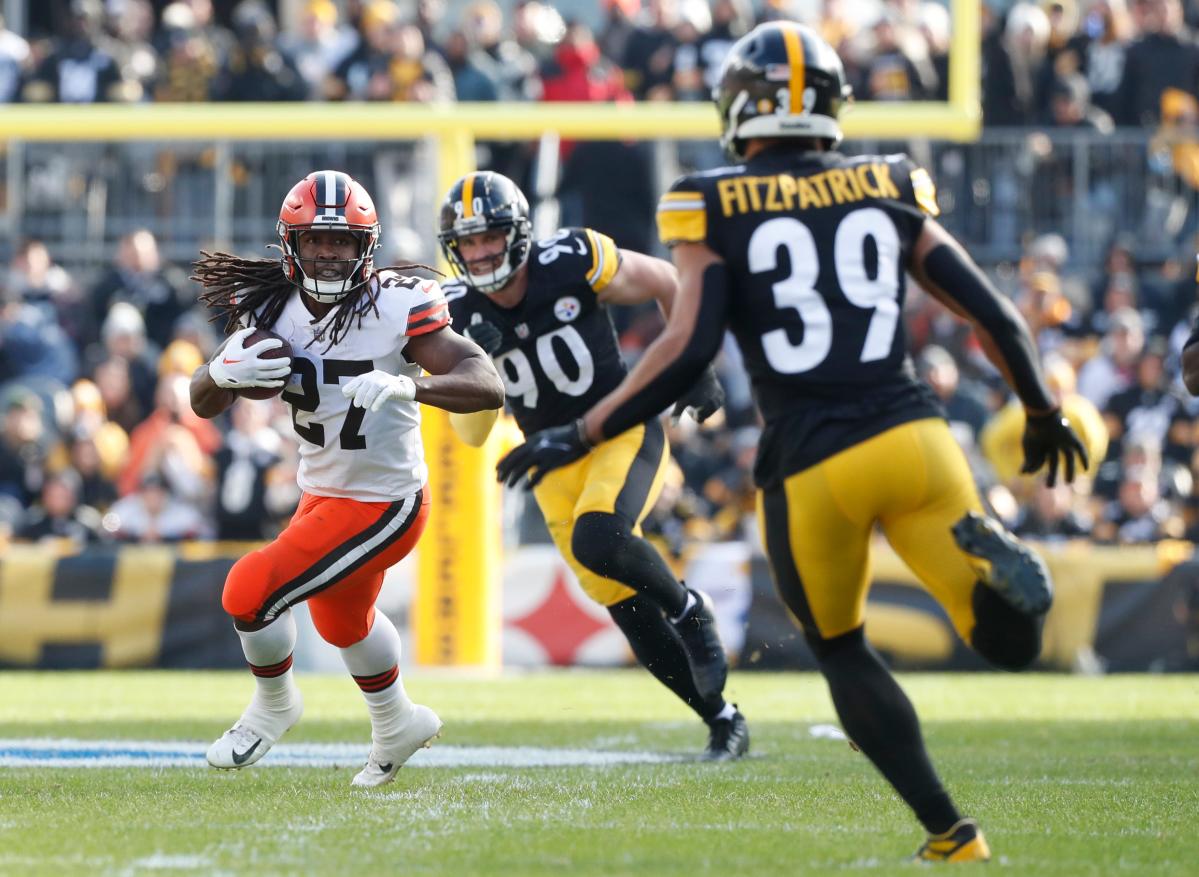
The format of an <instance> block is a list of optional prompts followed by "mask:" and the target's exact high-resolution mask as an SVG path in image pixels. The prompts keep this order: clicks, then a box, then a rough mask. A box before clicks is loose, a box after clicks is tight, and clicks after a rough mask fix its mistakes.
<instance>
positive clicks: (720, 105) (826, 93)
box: [712, 21, 853, 161]
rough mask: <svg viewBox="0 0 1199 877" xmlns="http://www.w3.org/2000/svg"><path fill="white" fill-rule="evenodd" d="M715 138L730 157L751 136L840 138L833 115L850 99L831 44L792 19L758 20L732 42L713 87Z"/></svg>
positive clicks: (741, 151)
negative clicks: (716, 119) (716, 121)
mask: <svg viewBox="0 0 1199 877" xmlns="http://www.w3.org/2000/svg"><path fill="white" fill-rule="evenodd" d="M712 99H713V100H714V101H716V109H717V111H718V112H719V113H720V127H721V135H720V143H721V145H722V146H724V148H725V150H726V151H727V152H728V154H729V155H730V156H732V158H733V159H734V160H735V161H741V160H742V159H744V158H745V141H746V140H748V139H750V138H754V137H762V138H775V137H796V138H798V137H810V138H815V139H821V140H829V141H831V142H832V143H833V145H836V144H837V143H840V142H841V125H840V124H839V123H838V121H837V117H838V116H839V115H840V113H841V110H842V108H843V107H844V106H845V105H846V104H847V103H850V102H851V101H852V100H853V89H852V88H850V86H849V83H848V82H847V81H846V79H845V68H844V67H843V66H842V64H841V59H840V58H839V57H838V56H837V53H836V51H834V49H833V47H832V46H830V45H829V44H828V43H826V42H825V41H824V40H823V39H821V37H820V36H819V35H818V34H817V33H816V32H815V31H814V30H812V29H811V28H810V27H805V26H804V25H802V24H797V23H795V22H793V21H772V22H769V23H768V24H760V25H758V26H757V27H756V28H754V29H753V30H752V31H750V32H749V33H747V34H746V35H745V36H743V37H742V38H741V39H739V40H737V42H736V43H734V44H733V47H732V48H731V49H729V53H728V55H727V56H726V57H725V60H724V64H723V66H722V67H721V69H720V78H719V80H718V81H717V84H716V88H715V89H713V91H712Z"/></svg>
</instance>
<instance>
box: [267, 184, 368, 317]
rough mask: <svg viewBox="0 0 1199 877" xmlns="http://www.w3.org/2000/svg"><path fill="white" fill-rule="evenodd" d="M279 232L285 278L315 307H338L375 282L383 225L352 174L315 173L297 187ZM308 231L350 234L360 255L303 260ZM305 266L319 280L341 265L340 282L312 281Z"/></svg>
mask: <svg viewBox="0 0 1199 877" xmlns="http://www.w3.org/2000/svg"><path fill="white" fill-rule="evenodd" d="M276 230H277V231H278V233H279V244H280V248H281V249H282V250H283V260H282V261H283V274H284V276H286V277H287V279H288V280H289V281H291V282H292V283H293V284H295V285H296V286H298V287H300V288H301V289H302V290H304V292H305V293H307V294H308V295H309V296H310V297H311V298H313V299H315V300H316V301H319V302H322V303H324V304H334V303H336V302H339V301H341V300H342V299H343V298H345V297H346V296H347V295H349V294H350V293H351V292H353V291H355V290H356V289H358V288H360V287H362V286H363V285H365V284H366V283H368V282H369V281H370V279H371V275H372V274H373V272H374V253H375V250H376V249H377V248H378V246H379V220H378V217H377V215H376V213H375V205H374V203H373V202H372V201H371V197H370V195H369V194H368V193H367V191H366V189H365V188H363V186H362V185H361V184H360V183H358V182H357V181H356V180H354V179H353V178H352V177H350V176H349V175H348V174H344V173H341V172H340V171H316V172H315V173H311V174H309V175H308V176H307V177H305V178H304V179H303V180H301V181H300V182H298V183H296V185H295V186H293V187H292V190H291V191H290V192H289V193H288V194H287V198H285V199H284V201H283V207H282V209H281V210H280V211H279V222H278V225H277V226H276ZM306 231H329V232H342V233H344V234H347V235H349V236H350V237H351V238H353V239H354V240H356V241H357V244H358V246H357V248H356V253H355V255H353V256H352V257H351V258H348V259H320V260H314V259H307V258H302V257H301V255H300V237H301V235H302V234H303V233H304V232H306ZM305 262H307V263H308V264H309V265H310V266H312V268H313V271H314V273H315V274H317V275H320V274H321V273H323V271H322V269H323V268H324V267H325V266H331V265H336V266H338V268H339V272H338V273H340V275H341V276H340V278H337V279H334V278H332V277H329V278H322V277H320V276H313V275H311V274H309V273H308V270H307V269H305V267H304V263H305Z"/></svg>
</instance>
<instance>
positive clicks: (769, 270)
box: [657, 148, 940, 486]
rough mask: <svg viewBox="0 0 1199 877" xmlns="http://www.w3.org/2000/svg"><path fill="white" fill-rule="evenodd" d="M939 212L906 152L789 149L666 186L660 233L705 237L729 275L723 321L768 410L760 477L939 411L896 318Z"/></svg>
mask: <svg viewBox="0 0 1199 877" xmlns="http://www.w3.org/2000/svg"><path fill="white" fill-rule="evenodd" d="M936 213H937V204H936V191H935V189H934V188H933V184H932V180H931V179H930V178H929V176H928V174H927V173H926V172H925V171H924V170H923V169H922V168H919V167H917V166H916V165H915V164H914V163H913V162H912V161H911V160H910V159H909V158H908V157H907V156H905V155H889V156H877V155H868V156H857V157H847V156H844V155H842V154H840V153H837V152H823V153H817V152H797V151H794V150H792V149H789V148H783V149H769V150H766V151H765V152H762V153H759V154H757V155H755V156H754V157H753V158H752V159H750V160H749V161H747V162H746V163H745V164H744V165H738V166H734V167H725V168H720V169H718V170H715V171H712V172H709V173H702V174H693V175H690V176H686V177H683V178H681V179H680V180H679V181H677V182H676V183H675V184H674V186H673V187H672V188H671V191H670V192H668V193H666V194H665V195H664V196H663V197H662V200H661V202H660V203H659V205H658V214H657V219H658V232H659V236H660V237H661V239H662V242H663V243H665V244H667V245H672V244H678V243H683V242H698V243H703V244H705V245H706V246H708V247H709V248H710V249H711V250H713V251H714V252H715V253H717V254H718V255H719V256H721V257H722V258H723V259H724V261H725V263H726V264H727V265H728V268H729V271H730V274H731V276H732V277H733V289H732V295H731V298H730V304H729V327H730V329H731V330H732V331H733V334H734V335H735V336H736V338H737V343H738V345H739V346H740V348H741V351H742V354H743V357H744V360H745V366H746V370H747V371H748V372H749V375H750V379H751V380H752V382H753V387H754V395H755V397H756V399H757V402H758V407H759V408H760V409H761V411H762V416H763V417H764V418H765V420H766V429H765V431H764V432H763V436H762V441H761V443H760V446H759V456H758V465H757V468H756V470H755V475H756V477H757V480H758V483H759V484H761V485H763V486H768V485H769V484H771V483H775V482H777V480H778V479H780V478H782V477H784V476H785V475H787V474H790V473H792V472H797V471H799V470H800V469H803V468H806V467H807V466H810V465H813V464H814V463H816V462H819V461H820V460H821V459H824V458H825V457H828V456H830V455H831V454H834V453H837V452H838V451H841V450H844V449H845V448H847V447H849V446H850V445H852V444H855V443H856V442H858V441H861V440H863V439H865V438H869V437H870V436H872V435H875V434H877V433H879V432H882V431H883V430H885V429H888V428H890V427H891V426H895V425H898V424H899V423H904V422H907V421H909V420H914V419H918V418H921V417H931V416H938V415H939V414H940V407H939V406H938V405H937V404H936V402H935V401H934V399H933V397H932V395H931V393H930V392H929V391H928V390H927V388H926V387H924V385H923V384H921V383H920V382H919V381H918V380H917V379H916V377H915V373H914V370H913V369H912V366H911V362H910V359H909V358H908V356H907V345H906V341H905V338H904V327H903V319H902V315H903V302H904V293H905V288H904V284H905V276H906V271H907V266H908V262H909V259H910V256H911V252H912V248H913V246H914V244H915V241H916V238H917V237H918V236H919V234H920V231H921V229H922V227H923V224H924V220H925V217H926V216H935V215H936Z"/></svg>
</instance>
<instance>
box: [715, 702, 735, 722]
mask: <svg viewBox="0 0 1199 877" xmlns="http://www.w3.org/2000/svg"><path fill="white" fill-rule="evenodd" d="M735 715H737V708H736V707H735V706H733V705H732V704H731V703H729V702H728V701H725V704H724V706H723V707H721V709H720V712H718V713H717V714H716V715H715V716H714V717H713V719H712V721H714V722H718V721H720V720H722V719H723V720H724V721H726V722H727V721H731V720H732V718H733V716H735Z"/></svg>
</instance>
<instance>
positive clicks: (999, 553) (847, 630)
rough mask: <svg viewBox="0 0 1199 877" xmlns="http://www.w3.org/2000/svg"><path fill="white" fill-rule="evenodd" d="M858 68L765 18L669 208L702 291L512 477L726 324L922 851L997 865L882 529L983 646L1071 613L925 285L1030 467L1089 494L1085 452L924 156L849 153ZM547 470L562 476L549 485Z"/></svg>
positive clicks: (515, 459) (803, 612)
mask: <svg viewBox="0 0 1199 877" xmlns="http://www.w3.org/2000/svg"><path fill="white" fill-rule="evenodd" d="M850 96H851V91H850V88H849V86H848V84H847V83H846V80H845V74H844V70H843V67H842V65H841V61H840V59H839V58H838V57H837V55H836V53H835V51H834V50H833V49H832V48H831V47H830V46H829V45H828V44H827V43H826V42H824V40H822V39H821V38H820V37H819V36H818V35H817V34H816V33H815V32H814V31H812V30H811V29H809V28H807V27H804V26H802V25H798V24H795V23H792V22H774V23H770V24H764V25H761V26H759V27H758V28H756V29H755V30H754V31H752V32H751V33H750V34H747V35H746V36H745V37H743V38H742V39H740V40H738V42H737V43H736V44H735V45H734V46H733V48H732V49H731V50H730V52H729V54H728V56H727V59H726V61H725V63H724V66H723V68H722V70H721V74H720V79H719V84H718V86H717V90H716V93H715V97H716V105H717V111H718V113H719V115H720V117H721V123H722V127H723V132H724V133H723V137H722V141H723V143H724V145H725V146H726V148H727V149H728V151H729V152H730V154H731V155H732V156H733V157H734V158H735V159H736V160H737V161H738V162H740V163H739V164H737V165H734V166H729V167H725V168H720V169H718V170H715V171H712V172H710V173H706V174H695V175H692V176H688V177H684V178H683V179H682V180H680V181H678V182H677V183H676V184H675V185H674V187H673V188H672V190H671V191H670V192H668V193H667V194H665V195H664V196H663V198H662V200H661V202H660V204H659V209H658V227H659V233H660V237H661V238H662V241H663V243H665V244H667V245H668V246H671V247H672V254H673V259H674V263H675V265H676V266H677V267H678V270H679V284H680V290H679V294H678V296H677V297H676V299H675V302H674V307H673V308H672V310H671V314H670V318H669V320H668V323H667V326H666V329H665V331H664V332H663V333H662V334H661V335H660V336H659V337H658V339H657V340H656V341H655V342H654V343H653V344H652V345H651V346H650V347H649V349H648V350H646V352H645V353H644V355H643V356H642V358H641V359H640V361H639V362H638V363H637V365H636V367H635V368H634V369H633V370H632V372H631V373H630V374H629V375H628V377H627V378H626V379H625V380H624V382H623V383H622V384H621V386H620V387H619V388H617V389H616V390H615V391H613V392H612V393H610V394H609V395H607V396H606V397H605V398H604V399H602V400H600V401H599V402H598V403H596V404H595V405H594V406H592V408H591V409H590V410H589V411H587V412H586V413H585V414H584V415H583V416H582V417H580V418H579V419H578V420H577V421H576V422H575V423H573V424H566V425H564V426H559V427H555V428H552V429H546V430H543V431H542V432H539V433H536V434H534V435H532V436H529V437H528V438H527V440H526V443H525V444H524V445H522V446H521V447H518V448H516V449H514V450H513V451H512V452H511V453H510V454H509V455H508V456H507V457H506V458H505V459H504V460H502V461H501V464H500V465H501V467H502V469H503V471H505V472H506V473H507V474H509V475H511V474H515V473H522V472H524V471H526V470H532V471H534V472H536V473H537V475H538V476H541V477H545V478H546V479H550V478H553V477H555V474H556V471H557V469H558V467H562V466H569V465H571V464H572V463H573V462H574V461H575V460H578V459H580V458H582V457H583V456H584V455H585V454H587V453H588V450H589V448H591V447H593V446H594V445H595V444H596V443H599V442H604V441H610V440H611V438H612V437H613V436H619V435H620V434H621V433H622V432H623V431H624V430H626V429H628V428H629V426H630V425H632V424H635V423H638V422H640V421H641V420H642V419H644V418H645V417H647V416H650V415H651V414H652V413H653V412H655V411H659V410H661V408H662V406H663V405H665V404H667V402H668V401H669V400H670V399H671V398H672V396H673V394H675V393H677V392H679V391H680V390H681V389H682V388H684V387H686V386H688V385H689V383H690V382H691V381H693V380H694V378H695V376H696V375H697V374H699V373H700V371H701V370H702V369H703V368H704V367H705V366H706V365H707V363H708V362H709V361H710V360H711V359H712V357H713V356H714V355H715V354H716V352H717V350H718V349H719V346H720V343H721V337H722V334H723V331H724V329H725V327H726V326H727V327H728V328H730V329H731V330H732V332H733V334H734V335H735V336H736V339H737V343H738V346H739V347H740V348H741V353H742V357H743V359H744V361H745V364H746V369H747V371H748V372H749V376H750V379H751V381H752V383H753V386H754V394H755V399H756V400H757V403H758V407H759V409H760V410H761V413H762V416H763V419H764V420H765V423H766V425H765V428H764V430H763V433H762V439H761V442H760V445H759V449H758V459H757V462H756V464H755V471H754V475H755V481H756V482H757V485H758V490H759V508H760V510H761V522H762V532H763V539H764V542H765V548H766V554H767V557H768V559H769V562H770V567H771V572H772V574H773V577H774V580H775V583H776V586H777V588H778V590H779V593H780V596H781V597H782V599H783V601H784V603H785V604H786V605H787V607H788V608H789V609H790V610H791V613H792V614H793V616H794V617H795V618H796V619H797V620H798V621H799V623H800V625H801V627H802V629H803V632H804V637H805V639H806V641H807V643H808V645H809V646H810V648H811V649H812V652H813V654H814V655H815V656H816V659H817V662H818V665H819V667H820V670H821V672H822V674H823V675H824V677H825V679H826V681H827V683H828V685H829V689H830V692H831V694H832V699H833V702H834V705H835V707H836V709H837V713H838V716H839V718H840V720H841V723H842V725H843V727H844V728H845V731H846V733H847V734H848V735H849V737H850V739H851V740H853V741H854V743H855V744H856V745H857V746H858V747H859V748H860V749H861V750H862V751H863V752H865V753H866V754H867V755H868V756H869V758H870V760H871V761H872V762H873V763H874V765H875V766H876V767H877V768H878V769H879V770H880V771H881V772H882V774H883V775H884V776H885V777H886V779H887V780H888V781H889V782H890V783H891V784H892V786H893V787H894V788H895V789H896V791H897V792H898V793H899V795H900V796H901V797H902V798H903V799H904V801H905V802H907V804H908V805H909V806H910V807H911V808H912V810H913V812H914V813H915V815H916V817H917V818H918V819H919V821H920V822H921V823H922V825H923V826H924V827H925V829H926V830H927V832H928V835H929V836H928V839H927V840H926V842H925V843H924V845H923V846H921V848H920V850H919V851H918V852H917V858H919V859H923V860H942V861H968V860H985V859H987V858H989V856H990V852H989V849H988V847H987V843H986V840H985V838H984V837H983V835H982V832H981V831H980V830H979V828H978V826H977V824H976V823H975V822H974V821H973V820H969V819H963V818H962V816H961V814H960V813H959V812H958V810H957V807H956V805H955V804H954V803H953V801H952V800H951V799H950V797H949V795H948V793H947V792H946V791H945V789H944V788H943V787H942V785H941V782H940V779H939V778H938V777H937V774H936V772H935V771H934V769H933V767H932V765H931V763H930V760H929V757H928V754H927V752H926V750H925V747H924V744H923V741H922V739H921V733H920V726H919V722H918V720H917V718H916V714H915V711H914V709H913V708H912V705H911V703H910V702H909V701H908V699H907V697H906V695H904V693H903V691H902V689H901V688H900V687H899V685H898V684H897V683H896V681H895V679H894V678H893V677H892V676H891V674H890V672H889V671H888V669H887V667H886V665H885V664H884V663H883V662H882V661H881V659H880V658H879V657H878V655H877V654H876V653H875V652H874V651H873V649H872V648H871V647H870V646H869V644H868V643H867V641H866V639H865V633H864V620H865V614H864V610H865V606H866V593H867V590H868V588H869V583H870V579H869V569H870V540H871V537H872V533H873V531H874V528H875V526H876V525H877V526H881V528H882V529H883V531H884V532H885V534H886V535H887V538H888V540H889V541H890V542H891V544H892V545H893V547H894V548H895V550H896V551H897V552H898V553H899V554H900V556H901V557H903V558H904V560H905V561H906V562H907V563H908V564H909V566H911V567H912V568H913V570H914V571H915V572H916V573H917V575H918V576H919V577H920V579H921V581H922V582H923V583H924V584H925V586H926V587H927V588H928V589H929V591H930V592H931V593H932V595H933V596H934V597H935V598H936V599H937V600H938V601H939V602H940V603H941V604H942V606H943V607H944V608H945V610H946V612H947V614H948V615H949V617H950V620H951V621H952V623H953V625H954V628H955V630H956V631H957V632H958V634H959V635H960V636H961V637H962V639H963V640H964V641H966V642H967V643H969V644H970V645H971V646H972V647H973V648H974V649H975V650H976V651H978V652H979V653H980V654H981V655H983V657H985V658H986V659H987V660H988V661H990V662H991V663H992V664H994V665H996V666H999V667H1003V668H1005V669H1011V670H1016V669H1021V668H1023V667H1027V666H1028V665H1030V664H1031V663H1032V662H1033V661H1034V660H1035V659H1036V657H1037V655H1038V654H1039V652H1040V643H1041V626H1042V623H1043V619H1044V616H1045V613H1046V612H1047V611H1048V609H1049V606H1050V603H1051V600H1052V585H1051V583H1050V581H1049V578H1048V574H1047V572H1046V569H1045V567H1044V564H1043V563H1042V562H1041V561H1040V560H1039V559H1038V558H1037V556H1036V555H1035V554H1034V553H1033V552H1031V551H1030V550H1029V549H1028V548H1027V547H1025V546H1023V545H1022V544H1021V543H1019V542H1018V541H1017V540H1016V539H1015V538H1014V537H1012V536H1011V535H1010V534H1008V533H1006V531H1004V530H1003V528H1002V527H1001V526H1000V525H999V524H998V523H997V522H995V521H993V520H991V519H989V518H987V517H986V516H985V514H984V511H983V507H982V503H981V500H980V499H979V496H978V491H977V488H976V487H975V485H974V483H973V479H972V477H971V475H970V470H969V466H968V465H967V463H966V460H965V456H964V454H963V453H962V450H961V448H960V447H959V446H958V445H957V444H956V442H955V441H954V439H953V437H952V434H951V433H950V431H949V428H948V425H947V423H946V422H945V419H944V414H943V411H942V410H941V409H940V406H939V405H938V403H937V402H936V400H935V398H934V397H933V395H932V393H931V391H930V390H929V389H928V388H927V387H925V386H923V385H922V384H921V383H920V382H919V380H918V379H917V378H916V377H915V374H914V369H913V368H912V366H911V362H910V358H909V357H908V355H907V351H906V342H905V340H904V332H903V323H902V319H901V315H902V312H903V296H904V278H905V272H907V271H911V273H912V274H913V276H915V277H916V278H917V279H918V280H919V281H920V282H921V284H922V285H923V286H924V287H925V288H926V289H928V291H929V292H930V293H931V294H932V295H934V296H935V297H936V298H937V299H938V300H939V301H941V302H942V303H943V304H944V305H945V306H946V307H948V308H950V309H951V310H952V311H954V312H955V313H957V314H959V315H961V316H963V317H965V318H966V319H967V320H969V321H970V322H971V324H972V325H973V326H974V328H975V331H976V332H977V333H978V335H979V337H980V339H981V340H982V343H983V345H984V347H985V348H986V351H987V353H988V355H989V356H990V357H991V359H992V361H993V362H994V363H995V364H996V366H997V367H998V368H999V369H1000V370H1001V371H1002V373H1003V375H1004V377H1005V378H1006V379H1007V381H1008V383H1009V385H1010V386H1011V387H1012V389H1013V390H1014V392H1015V393H1016V395H1017V396H1018V398H1019V399H1020V401H1021V402H1022V403H1023V404H1024V407H1025V409H1026V411H1027V414H1028V418H1027V427H1026V429H1025V433H1024V437H1023V445H1024V454H1025V462H1024V468H1025V470H1026V471H1034V470H1039V469H1041V468H1047V470H1048V479H1049V481H1050V483H1052V482H1053V481H1054V480H1055V479H1056V477H1057V475H1058V472H1059V470H1060V471H1061V473H1062V474H1063V475H1064V477H1065V479H1066V480H1067V481H1070V480H1072V479H1073V477H1074V475H1075V473H1076V471H1079V467H1080V466H1081V467H1084V468H1085V466H1086V464H1087V457H1086V452H1085V450H1084V449H1083V446H1082V444H1081V442H1080V441H1079V440H1078V438H1077V436H1076V435H1075V434H1074V432H1073V430H1072V429H1071V427H1070V425H1069V423H1068V422H1067V420H1066V419H1065V418H1064V417H1063V416H1062V414H1061V410H1060V408H1059V407H1058V405H1057V402H1056V400H1055V399H1054V398H1053V397H1052V395H1051V394H1050V392H1049V390H1048V388H1047V387H1046V385H1045V381H1044V380H1043V378H1042V375H1041V369H1040V365H1039V361H1038V358H1037V354H1036V348H1035V345H1034V342H1033V340H1032V337H1031V334H1030V333H1029V331H1028V328H1027V326H1026V325H1025V324H1024V322H1023V320H1022V319H1021V317H1020V316H1019V314H1018V312H1017V311H1016V309H1015V308H1014V306H1013V305H1012V304H1011V303H1010V302H1009V301H1007V300H1006V299H1005V298H1004V297H1003V296H1002V295H1000V294H999V293H998V292H997V291H996V290H995V289H994V287H993V286H992V285H991V284H990V282H989V281H988V280H987V279H986V277H985V276H984V275H983V273H982V272H981V271H980V270H979V268H978V267H977V265H975V264H974V262H973V260H972V259H971V258H970V257H969V255H967V254H966V252H965V251H964V250H963V249H962V248H961V246H959V245H958V244H957V243H956V242H955V241H954V240H953V239H952V238H951V237H950V236H949V235H948V234H947V233H946V232H945V231H944V230H943V229H942V228H941V227H940V226H939V225H938V224H937V222H936V221H935V220H934V219H933V216H935V215H936V213H937V207H936V199H935V191H934V189H933V185H932V181H931V179H930V178H929V176H928V174H927V173H926V172H925V171H924V170H923V169H921V168H919V167H917V166H916V165H915V164H914V163H913V162H912V161H911V160H910V159H908V158H907V157H906V156H902V155H894V156H870V155H867V156H857V157H852V158H851V157H847V156H843V155H841V154H839V153H837V152H836V151H835V147H836V145H837V144H838V143H839V142H840V140H841V131H840V126H839V123H838V121H837V116H838V114H839V111H840V109H841V107H842V106H843V105H844V103H845V102H846V101H848V100H849V98H850ZM546 473H548V474H546Z"/></svg>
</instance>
